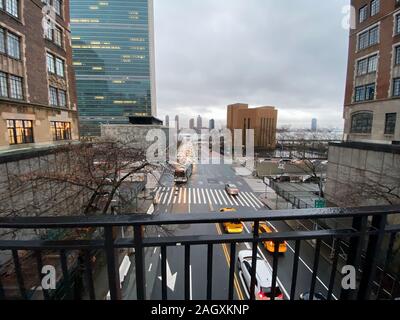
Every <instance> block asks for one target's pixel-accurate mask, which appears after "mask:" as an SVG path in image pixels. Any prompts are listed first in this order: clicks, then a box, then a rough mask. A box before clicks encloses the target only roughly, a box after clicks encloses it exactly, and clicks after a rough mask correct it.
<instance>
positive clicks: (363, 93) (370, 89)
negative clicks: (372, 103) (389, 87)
mask: <svg viewBox="0 0 400 320" xmlns="http://www.w3.org/2000/svg"><path fill="white" fill-rule="evenodd" d="M355 91H356V94H355V99H354V100H355V102H361V101H369V100H374V99H375V83H373V84H368V85H366V86H359V87H356V90H355Z"/></svg>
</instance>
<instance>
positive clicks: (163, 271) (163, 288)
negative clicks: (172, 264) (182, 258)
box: [161, 246, 168, 300]
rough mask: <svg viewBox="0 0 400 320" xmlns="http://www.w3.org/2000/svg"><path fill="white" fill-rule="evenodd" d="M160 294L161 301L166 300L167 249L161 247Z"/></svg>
mask: <svg viewBox="0 0 400 320" xmlns="http://www.w3.org/2000/svg"><path fill="white" fill-rule="evenodd" d="M161 294H162V299H163V300H167V299H168V293H167V247H166V246H161Z"/></svg>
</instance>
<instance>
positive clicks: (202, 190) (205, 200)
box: [201, 189, 207, 204]
mask: <svg viewBox="0 0 400 320" xmlns="http://www.w3.org/2000/svg"><path fill="white" fill-rule="evenodd" d="M201 195H202V196H203V199H204V203H205V204H207V199H206V196H205V195H204V189H201Z"/></svg>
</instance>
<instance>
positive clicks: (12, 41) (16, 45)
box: [7, 32, 21, 59]
mask: <svg viewBox="0 0 400 320" xmlns="http://www.w3.org/2000/svg"><path fill="white" fill-rule="evenodd" d="M7 51H8V55H9V56H10V57H12V58H15V59H20V58H21V53H20V38H19V37H18V36H16V35H13V34H12V33H9V32H8V34H7Z"/></svg>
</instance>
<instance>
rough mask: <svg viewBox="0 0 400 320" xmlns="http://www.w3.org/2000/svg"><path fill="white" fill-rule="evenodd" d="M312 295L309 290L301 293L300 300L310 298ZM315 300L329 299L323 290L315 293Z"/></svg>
mask: <svg viewBox="0 0 400 320" xmlns="http://www.w3.org/2000/svg"><path fill="white" fill-rule="evenodd" d="M310 297H311V296H310V293H309V292H304V293H302V294H300V300H310ZM313 300H315V301H325V300H327V299H326V297H325V296H324V295H323V294H322V293H321V292H316V293H314V298H313Z"/></svg>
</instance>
